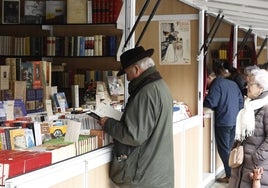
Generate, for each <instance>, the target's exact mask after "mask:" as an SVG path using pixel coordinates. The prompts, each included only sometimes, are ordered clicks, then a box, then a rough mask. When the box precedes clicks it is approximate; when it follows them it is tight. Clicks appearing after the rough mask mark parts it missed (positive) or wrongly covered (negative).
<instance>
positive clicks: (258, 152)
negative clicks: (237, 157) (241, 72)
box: [229, 70, 268, 188]
mask: <svg viewBox="0 0 268 188" xmlns="http://www.w3.org/2000/svg"><path fill="white" fill-rule="evenodd" d="M251 73H252V74H251V76H250V77H249V82H248V84H247V85H248V91H247V96H248V98H247V99H246V100H245V104H244V108H243V109H242V110H241V111H240V112H239V114H238V116H237V127H236V139H237V140H245V144H244V161H243V164H242V165H241V166H239V167H237V168H233V169H232V172H231V178H230V179H229V188H252V179H251V178H250V175H249V174H250V173H251V172H252V171H253V169H255V168H260V167H262V168H263V169H264V172H263V175H262V178H261V188H268V72H266V71H265V70H253V71H252V72H251Z"/></svg>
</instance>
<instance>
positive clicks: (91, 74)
mask: <svg viewBox="0 0 268 188" xmlns="http://www.w3.org/2000/svg"><path fill="white" fill-rule="evenodd" d="M116 73H117V71H101V70H76V71H72V70H70V71H55V72H54V71H53V72H52V85H59V86H61V87H62V88H70V87H71V86H72V85H78V86H79V88H86V86H87V85H88V84H90V83H92V82H98V81H102V82H105V83H108V79H109V77H116Z"/></svg>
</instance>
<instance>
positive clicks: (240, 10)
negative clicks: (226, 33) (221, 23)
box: [179, 0, 268, 38]
mask: <svg viewBox="0 0 268 188" xmlns="http://www.w3.org/2000/svg"><path fill="white" fill-rule="evenodd" d="M179 1H181V2H184V3H186V4H188V5H190V6H192V7H195V8H198V9H202V10H206V11H207V13H210V14H215V15H218V14H219V13H221V14H222V15H224V19H225V20H227V21H228V22H230V23H233V24H235V25H238V27H239V28H242V29H245V30H248V29H252V33H254V34H256V35H257V36H259V37H261V38H266V37H267V36H268V0H179Z"/></svg>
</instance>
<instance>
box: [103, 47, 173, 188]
mask: <svg viewBox="0 0 268 188" xmlns="http://www.w3.org/2000/svg"><path fill="white" fill-rule="evenodd" d="M153 52H154V50H153V49H148V50H144V48H143V47H141V46H140V47H136V48H133V49H130V50H128V51H126V52H124V53H123V54H122V55H121V57H120V60H121V64H122V69H121V70H120V71H119V72H118V76H120V75H123V74H126V76H127V80H128V81H130V82H129V87H128V92H129V94H130V97H129V99H128V101H127V104H126V107H125V110H124V113H123V115H122V118H121V120H120V121H117V120H115V119H113V118H109V117H102V118H101V119H100V120H99V121H98V122H99V124H100V125H101V126H102V127H103V129H104V131H106V132H107V133H108V134H109V135H111V136H112V137H113V138H114V151H113V160H112V162H111V168H110V177H111V179H112V180H113V182H114V183H116V184H117V185H118V186H119V187H129V188H133V187H139V188H142V187H144V188H173V187H174V160H173V132H172V125H173V123H172V116H173V107H172V106H173V105H172V97H171V94H170V92H169V89H168V87H167V85H166V83H165V82H164V80H163V79H162V77H161V76H160V74H159V72H158V71H157V70H156V68H155V63H154V61H153V59H152V58H151V55H152V54H153Z"/></svg>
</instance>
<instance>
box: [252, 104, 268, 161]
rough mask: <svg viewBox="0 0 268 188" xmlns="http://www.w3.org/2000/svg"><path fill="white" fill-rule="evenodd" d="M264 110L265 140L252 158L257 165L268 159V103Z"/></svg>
mask: <svg viewBox="0 0 268 188" xmlns="http://www.w3.org/2000/svg"><path fill="white" fill-rule="evenodd" d="M263 108H264V112H263V119H262V123H263V129H264V140H263V142H262V144H261V145H260V146H259V147H258V148H257V150H256V152H254V154H253V156H252V159H253V163H254V165H256V166H262V163H263V162H265V163H266V161H268V153H267V151H268V105H266V106H265V107H263Z"/></svg>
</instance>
